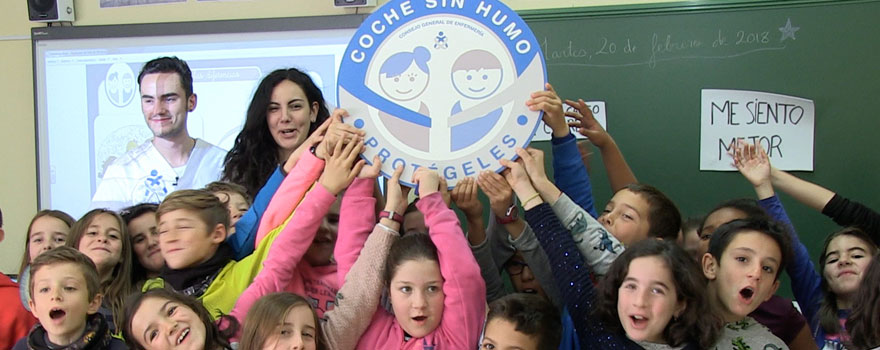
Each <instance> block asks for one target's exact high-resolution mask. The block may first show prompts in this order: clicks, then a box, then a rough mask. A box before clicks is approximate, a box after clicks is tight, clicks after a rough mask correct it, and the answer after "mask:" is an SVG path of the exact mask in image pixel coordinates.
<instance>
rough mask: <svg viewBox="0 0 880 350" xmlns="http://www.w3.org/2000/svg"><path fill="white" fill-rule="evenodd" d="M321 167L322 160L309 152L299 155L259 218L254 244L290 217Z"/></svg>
mask: <svg viewBox="0 0 880 350" xmlns="http://www.w3.org/2000/svg"><path fill="white" fill-rule="evenodd" d="M323 168H324V161H323V160H322V159H318V158H317V157H315V155H313V154H312V153H311V152H306V153H304V154H303V155H302V156H301V157H300V159H299V161H298V162H296V166H295V167H293V169H291V171H290V173H288V174H287V176H285V177H284V181H282V182H281V186H279V187H278V190H277V191H275V194H274V195H273V196H272V200H271V201H270V202H269V206H268V207H266V212H265V213H264V214H263V217H262V218H261V219H260V224H259V226H258V228H257V235H256V237H255V239H254V245H255V246H259V245H260V242H261V241H262V240H263V238H264V237H266V234H268V233H269V231H271V230H272V229H274V228H275V227H278V226H280V225H282V224H283V223H284V221H285V220H287V219H288V218H290V216H291V213H293V211H294V209H296V207H297V205H299V203H300V200H301V199H302V198H303V196H304V195H305V193H306V192H307V191H308V190H309V188H311V186H312V184H314V183H315V180H317V179H318V176H320V175H321V170H322V169H323Z"/></svg>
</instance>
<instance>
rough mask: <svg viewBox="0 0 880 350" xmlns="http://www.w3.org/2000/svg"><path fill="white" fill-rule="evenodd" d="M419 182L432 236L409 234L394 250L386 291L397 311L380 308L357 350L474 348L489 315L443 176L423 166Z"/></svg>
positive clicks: (482, 286) (387, 270)
mask: <svg viewBox="0 0 880 350" xmlns="http://www.w3.org/2000/svg"><path fill="white" fill-rule="evenodd" d="M413 182H414V183H416V184H417V186H418V189H419V192H420V193H421V199H420V200H419V202H418V208H419V210H420V211H421V212H422V213H423V214H424V215H425V223H426V224H427V226H428V232H429V234H428V235H425V234H407V235H405V236H403V237H401V238H400V240H398V241H397V242H395V243H394V245H393V246H392V247H391V251H390V252H389V253H388V259H387V260H386V264H385V266H386V267H385V287H386V288H387V289H386V291H387V292H388V297H389V300H390V302H391V305H392V309H393V313H389V312H388V311H386V310H385V309H384V308H382V307H381V306H379V307H377V308H376V312H375V313H374V314H373V319H372V321H371V323H370V326H369V328H368V329H367V331H366V333H364V335H363V336H362V337H361V339H360V342H359V343H358V346H357V348H358V349H419V350H429V349H430V350H445V349H455V350H458V349H472V348H474V347H475V346H476V345H477V342H478V340H479V336H480V330H481V329H482V325H483V320H484V318H485V316H486V299H485V298H486V297H485V295H486V294H485V293H486V285H485V283H484V282H483V278H482V277H481V275H480V267H479V266H478V265H477V262H476V260H475V259H474V256H473V254H471V252H470V249H469V248H468V243H467V240H466V239H465V237H464V234H463V233H462V231H461V227H460V226H459V222H458V217H457V216H456V215H455V213H454V212H453V211H452V210H451V209H449V207H447V206H446V203H444V202H443V198H442V197H441V194H440V193H439V192H438V191H439V186H440V176H439V175H438V174H437V173H436V172H434V171H430V170H428V169H426V168H419V169H418V170H417V171H416V173H415V174H414V175H413ZM394 214H398V215H399V213H391V215H390V216H391V217H392V218H394V217H397V215H394ZM386 215H388V214H386ZM376 293H377V294H380V293H381V291H376Z"/></svg>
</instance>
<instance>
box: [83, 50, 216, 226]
mask: <svg viewBox="0 0 880 350" xmlns="http://www.w3.org/2000/svg"><path fill="white" fill-rule="evenodd" d="M138 85H139V86H140V93H141V110H142V111H143V113H144V120H145V121H146V123H147V127H149V128H150V131H152V132H153V138H152V139H150V140H149V141H147V142H144V143H143V144H141V145H140V146H138V147H137V148H135V149H132V150H130V151H128V152H126V153H125V155H123V156H121V157H119V158H118V159H116V160H115V161H114V162H113V164H110V166H109V167H108V168H107V170H106V171H105V172H104V177H103V178H102V179H101V182H100V184H99V185H98V189H97V191H95V195H94V197H92V204H91V207H92V208H108V209H112V210H119V209H121V208H123V207H128V206H131V205H135V204H139V203H159V202H161V201H162V199H164V198H165V196H166V195H168V194H169V193H171V192H173V191H175V190H178V189H191V188H201V187H203V186H205V185H206V184H208V183H210V182H212V181H215V180H217V179H219V178H220V172H221V171H222V170H223V159H224V157H225V156H226V151H224V150H223V149H220V148H219V147H217V146H214V145H211V144H209V143H207V142H205V141H203V140H200V139H197V138H193V137H191V136H190V135H189V132H188V131H187V129H186V120H187V115H188V114H189V112H192V111H193V110H195V108H196V102H197V98H196V94H195V93H193V78H192V72H191V71H190V69H189V66H188V65H187V64H186V62H185V61H183V60H181V59H179V58H177V57H160V58H156V59H154V60H152V61H149V62H147V63H146V64H144V67H143V68H142V69H141V72H140V74H139V75H138Z"/></svg>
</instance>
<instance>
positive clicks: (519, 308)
mask: <svg viewBox="0 0 880 350" xmlns="http://www.w3.org/2000/svg"><path fill="white" fill-rule="evenodd" d="M561 328H562V323H561V322H560V316H559V312H558V311H557V310H556V307H554V306H553V305H552V304H550V302H549V301H547V300H546V299H544V298H543V297H540V296H538V295H535V294H525V293H514V294H509V295H507V296H504V297H502V298H500V299H498V300H495V301H493V302H492V303H490V304H489V315H488V316H487V317H486V330H485V332H484V333H483V340H482V341H481V342H480V348H481V349H483V348H490V349H498V350H512V349H518V350H556V349H558V348H559V342H560V338H561V336H562V334H561Z"/></svg>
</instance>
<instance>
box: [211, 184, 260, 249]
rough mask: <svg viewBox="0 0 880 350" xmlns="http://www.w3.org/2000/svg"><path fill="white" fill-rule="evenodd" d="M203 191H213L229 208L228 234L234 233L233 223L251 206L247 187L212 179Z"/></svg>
mask: <svg viewBox="0 0 880 350" xmlns="http://www.w3.org/2000/svg"><path fill="white" fill-rule="evenodd" d="M205 191H208V192H211V193H213V194H214V195H215V196H217V198H219V199H220V201H221V202H223V203H224V204H226V209H227V210H229V235H230V236H232V235H233V234H234V233H235V225H236V224H237V223H238V220H239V219H241V216H242V215H244V213H245V212H247V210H248V209H249V208H250V207H251V199H250V197H248V195H247V189H245V188H244V186H242V185H239V184H234V183H231V182H226V181H214V182H212V183H209V184H208V185H206V186H205Z"/></svg>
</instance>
